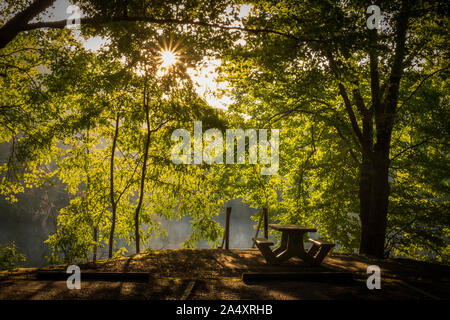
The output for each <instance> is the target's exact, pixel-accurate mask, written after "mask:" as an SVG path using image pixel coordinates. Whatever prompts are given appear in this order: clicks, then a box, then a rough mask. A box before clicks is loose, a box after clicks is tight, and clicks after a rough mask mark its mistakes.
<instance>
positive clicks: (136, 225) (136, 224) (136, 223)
mask: <svg viewBox="0 0 450 320" xmlns="http://www.w3.org/2000/svg"><path fill="white" fill-rule="evenodd" d="M146 80H147V79H146ZM146 95H147V90H146V86H145V87H144V110H145V119H146V123H147V134H146V137H145V145H144V158H143V161H142V171H141V181H140V186H139V200H138V204H137V206H136V211H135V213H134V234H135V237H136V253H139V252H140V235H139V214H140V211H141V207H142V202H143V200H144V191H145V176H146V173H147V159H148V149H149V146H150V134H151V130H150V110H149V106H148V100H147V97H146Z"/></svg>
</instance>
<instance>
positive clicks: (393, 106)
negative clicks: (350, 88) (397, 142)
mask: <svg viewBox="0 0 450 320" xmlns="http://www.w3.org/2000/svg"><path fill="white" fill-rule="evenodd" d="M415 2H416V1H414V2H410V1H403V2H402V6H401V9H400V12H399V14H398V16H397V18H396V36H395V52H394V58H393V62H392V65H391V72H390V75H389V79H388V81H387V87H386V89H387V90H386V92H385V94H386V96H385V97H384V100H383V99H382V98H383V97H382V96H381V95H382V92H381V91H380V88H379V83H378V81H379V80H378V70H377V69H378V66H377V64H378V62H377V61H378V58H377V54H376V51H375V49H374V48H375V47H372V49H370V51H369V56H370V69H371V84H372V88H371V89H372V109H371V110H372V111H373V112H374V120H375V121H374V122H375V127H376V130H375V132H376V143H375V144H374V146H373V151H371V150H369V149H368V148H367V146H368V143H367V141H366V140H365V136H364V133H363V140H362V147H363V152H362V165H361V170H360V194H359V199H360V217H361V244H360V253H364V254H368V255H371V256H374V257H377V258H384V257H385V256H384V247H385V236H386V223H387V214H388V205H389V191H390V190H389V152H390V146H391V137H392V129H393V126H394V119H395V114H396V111H397V104H398V95H399V89H400V80H401V78H402V76H403V60H404V57H405V53H406V49H405V44H406V31H407V29H408V19H409V17H410V9H411V6H412V5H413V4H415ZM369 35H370V37H371V40H372V41H374V40H376V33H374V32H372V33H369ZM363 119H364V118H363ZM371 121H372V120H371ZM363 127H364V120H363Z"/></svg>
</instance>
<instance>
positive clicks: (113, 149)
mask: <svg viewBox="0 0 450 320" xmlns="http://www.w3.org/2000/svg"><path fill="white" fill-rule="evenodd" d="M119 119H120V113H117V116H116V122H115V125H116V127H115V130H114V137H113V141H112V147H111V160H110V180H109V181H110V185H109V188H110V198H111V211H112V217H111V232H110V234H109V252H108V257H109V258H112V254H113V247H114V231H115V228H116V211H117V203H116V200H115V199H114V154H115V152H116V144H117V138H118V137H119Z"/></svg>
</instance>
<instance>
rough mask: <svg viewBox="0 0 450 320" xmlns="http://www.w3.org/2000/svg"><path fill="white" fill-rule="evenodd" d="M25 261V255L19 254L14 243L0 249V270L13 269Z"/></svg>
mask: <svg viewBox="0 0 450 320" xmlns="http://www.w3.org/2000/svg"><path fill="white" fill-rule="evenodd" d="M26 260H27V259H26V257H25V255H24V254H22V253H20V252H19V248H18V247H17V245H16V243H15V242H11V243H10V244H8V245H6V246H4V247H2V248H0V270H9V269H13V268H15V267H17V266H18V265H19V264H20V263H22V262H25V261H26Z"/></svg>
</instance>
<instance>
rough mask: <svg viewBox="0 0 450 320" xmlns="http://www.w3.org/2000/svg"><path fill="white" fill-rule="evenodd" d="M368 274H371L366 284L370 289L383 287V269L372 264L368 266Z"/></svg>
mask: <svg viewBox="0 0 450 320" xmlns="http://www.w3.org/2000/svg"><path fill="white" fill-rule="evenodd" d="M367 274H370V276H369V277H368V278H367V281H366V285H367V288H368V289H369V290H373V289H381V270H380V267H379V266H377V265H371V266H368V267H367Z"/></svg>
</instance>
